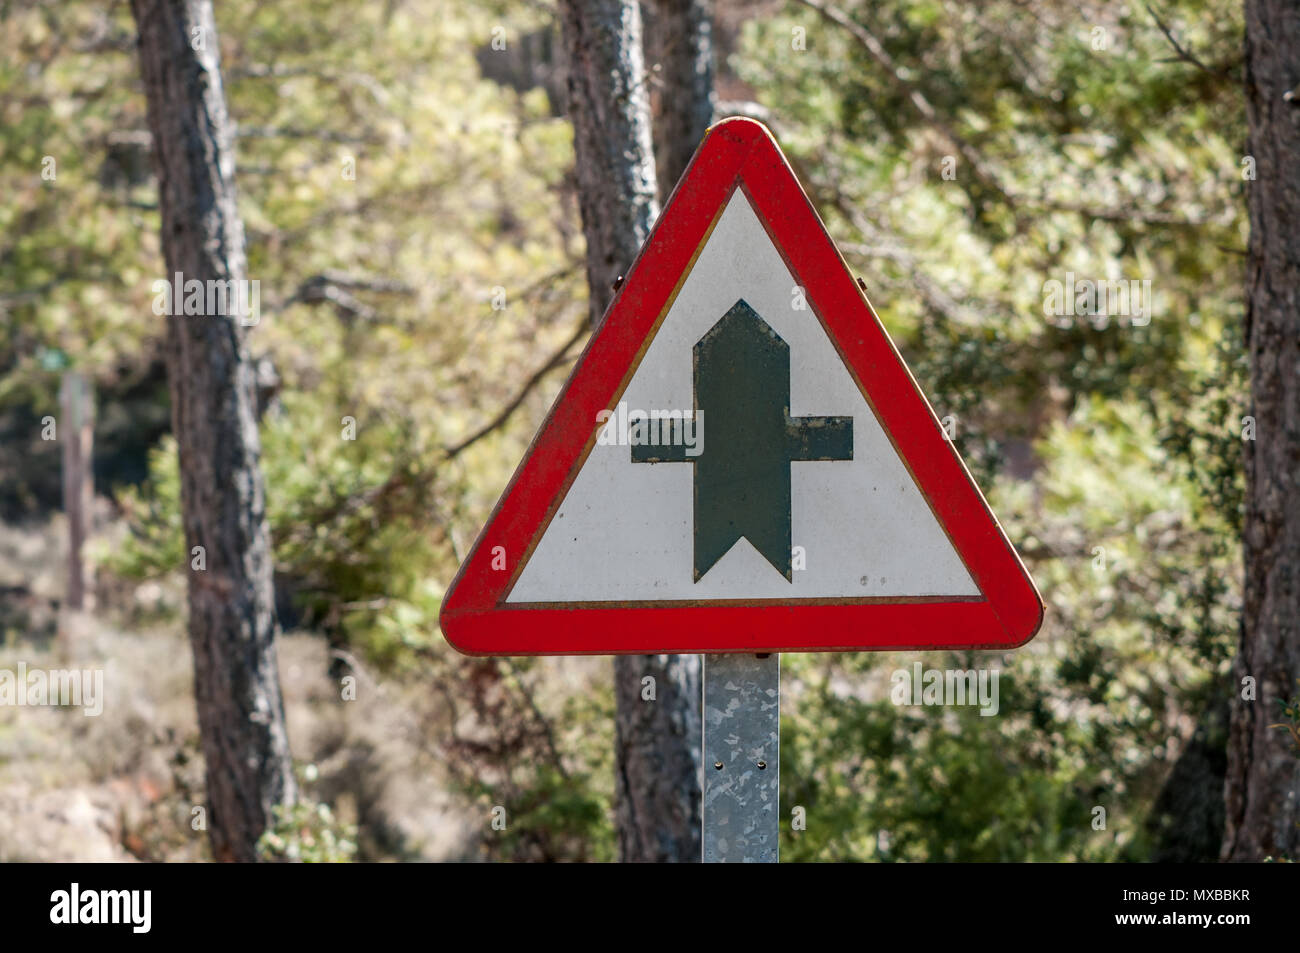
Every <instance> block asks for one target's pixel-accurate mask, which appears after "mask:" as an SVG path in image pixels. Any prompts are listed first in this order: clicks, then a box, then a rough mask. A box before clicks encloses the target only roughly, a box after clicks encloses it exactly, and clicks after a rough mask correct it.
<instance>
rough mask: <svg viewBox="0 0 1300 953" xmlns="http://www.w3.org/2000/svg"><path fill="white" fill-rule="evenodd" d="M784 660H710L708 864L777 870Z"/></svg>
mask: <svg viewBox="0 0 1300 953" xmlns="http://www.w3.org/2000/svg"><path fill="white" fill-rule="evenodd" d="M780 745H781V656H780V655H777V654H775V653H773V654H771V655H706V656H704V738H703V749H702V753H703V758H702V760H703V762H704V802H703V804H702V805H701V816H702V823H703V835H704V836H703V841H704V862H705V863H706V864H717V863H760V864H761V863H767V864H774V863H776V862H777V856H778V833H779V831H780V807H779V794H780V788H781V773H780Z"/></svg>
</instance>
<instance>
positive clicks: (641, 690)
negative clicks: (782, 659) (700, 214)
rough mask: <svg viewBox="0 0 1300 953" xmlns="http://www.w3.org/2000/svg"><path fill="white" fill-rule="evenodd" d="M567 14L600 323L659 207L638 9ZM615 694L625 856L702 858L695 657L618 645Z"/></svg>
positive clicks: (586, 6)
mask: <svg viewBox="0 0 1300 953" xmlns="http://www.w3.org/2000/svg"><path fill="white" fill-rule="evenodd" d="M560 19H561V25H562V29H563V34H564V42H565V48H566V52H567V56H568V62H569V87H568V88H569V104H568V107H569V116H570V118H571V119H572V121H573V129H574V150H575V152H576V156H577V172H578V194H579V207H580V208H581V211H582V226H583V232H584V233H585V235H586V238H587V279H588V284H589V286H590V293H591V320H592V325H593V327H594V326H596V325H597V324H598V323H599V322H600V320H601V318H602V317H603V315H604V313H605V308H606V306H607V305H608V304H609V301H610V299H611V298H612V297H613V285H614V282H615V280H616V279H617V278H618V277H619V276H620V275H622V274H624V273H625V272H626V270H627V269H628V268H629V267H630V266H631V264H632V261H633V259H634V258H635V257H636V253H637V251H638V250H639V249H640V247H641V244H642V243H643V242H644V241H645V239H646V237H647V236H648V235H649V234H650V226H651V225H652V224H653V222H654V220H655V218H656V216H657V215H658V214H659V206H658V202H657V201H656V199H655V190H656V182H655V164H654V155H653V152H652V145H651V134H650V107H649V97H648V94H647V90H646V82H645V80H646V77H645V63H644V60H643V54H642V49H641V13H640V9H639V8H638V6H637V4H636V2H635V0H561V3H560ZM647 677H648V678H650V679H653V681H652V682H647V681H646V679H647ZM614 694H615V698H616V701H617V713H616V716H615V717H616V724H615V746H616V751H615V758H616V767H615V772H616V776H615V799H616V806H615V813H616V817H615V821H616V826H617V829H618V840H619V855H620V857H621V859H622V860H624V861H698V860H699V859H700V777H699V771H700V765H699V757H700V740H701V727H700V668H699V659H698V658H697V657H695V656H673V655H637V656H619V657H617V658H615V660H614ZM651 695H652V696H653V697H652V699H651V697H649V696H651Z"/></svg>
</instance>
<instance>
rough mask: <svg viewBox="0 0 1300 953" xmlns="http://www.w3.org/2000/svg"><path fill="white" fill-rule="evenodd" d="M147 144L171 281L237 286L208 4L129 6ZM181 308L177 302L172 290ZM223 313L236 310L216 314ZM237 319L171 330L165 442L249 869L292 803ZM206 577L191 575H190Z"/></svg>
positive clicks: (230, 157) (242, 273) (223, 820)
mask: <svg viewBox="0 0 1300 953" xmlns="http://www.w3.org/2000/svg"><path fill="white" fill-rule="evenodd" d="M131 9H132V13H133V14H134V16H135V21H136V25H137V28H138V30H139V40H138V44H139V54H140V69H141V74H142V76H143V79H144V88H145V94H146V96H147V100H148V111H149V128H150V131H151V132H152V134H153V154H154V165H155V169H156V171H157V175H158V190H159V206H160V208H161V212H162V249H163V256H164V258H165V260H166V266H167V275H166V277H167V280H168V281H169V282H170V281H173V280H174V276H175V275H176V274H177V273H180V274H182V275H183V276H184V280H185V281H187V282H188V281H189V280H190V279H197V280H199V281H201V282H207V281H222V282H224V281H228V280H231V279H233V280H237V281H238V280H243V279H246V278H247V264H246V260H245V257H244V231H243V224H242V223H241V221H240V218H239V212H238V210H237V208H236V205H235V187H234V153H233V148H232V146H233V143H232V139H233V129H232V127H231V123H230V121H229V119H228V117H227V115H226V106H225V100H224V95H223V91H222V84H221V72H220V59H219V57H218V52H217V50H218V46H217V35H216V28H215V24H214V22H213V16H212V4H211V2H210V0H131ZM176 294H177V295H179V294H180V289H177V290H176ZM226 310H227V311H230V310H231V309H230V308H229V307H227V308H226ZM244 336H245V328H244V326H243V324H242V322H241V319H240V317H238V316H236V315H232V314H224V315H196V316H184V315H180V314H174V315H171V316H169V317H168V318H167V376H168V380H169V384H170V389H171V402H172V429H173V432H174V434H175V436H176V442H177V448H178V450H179V455H180V480H181V509H182V517H183V522H184V526H185V541H186V548H187V551H188V552H189V553H191V554H193V553H194V551H195V550H194V547H202V552H201V556H199V557H197V558H192V557H187V558H191V562H190V564H189V565H188V566H187V567H186V568H187V570H188V572H189V631H190V643H191V647H192V649H193V652H194V691H195V699H196V702H197V706H198V718H199V731H200V735H201V737H202V747H203V755H204V758H205V760H206V766H207V790H208V804H209V817H208V829H209V836H210V838H211V842H212V850H213V854H214V856H215V857H216V858H217V859H218V860H235V861H250V860H255V859H256V843H257V839H258V837H259V836H260V835H261V834H262V832H263V831H264V830H265V829H266V827H267V826H268V823H269V822H270V820H271V817H270V815H271V809H272V806H273V805H276V804H279V803H286V802H290V801H292V800H293V799H294V798H295V796H296V791H295V785H294V779H293V770H292V762H291V760H290V755H289V742H288V734H287V732H286V730H285V722H284V706H283V703H282V701H281V697H280V682H279V673H278V671H277V667H276V651H275V638H276V635H277V632H278V623H277V621H276V617H275V602H274V595H273V589H272V562H271V548H270V538H269V532H268V529H267V521H266V496H265V489H264V486H263V483H262V474H261V469H260V464H259V457H260V454H261V446H260V442H259V438H258V433H257V419H256V404H255V395H254V373H253V365H252V362H251V361H250V360H249V354H248V349H247V345H246V342H245V337H244ZM200 565H202V566H204V568H196V567H197V566H200Z"/></svg>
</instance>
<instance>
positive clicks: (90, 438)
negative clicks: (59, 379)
mask: <svg viewBox="0 0 1300 953" xmlns="http://www.w3.org/2000/svg"><path fill="white" fill-rule="evenodd" d="M59 405H60V415H59V416H60V420H59V427H60V433H59V437H60V439H61V442H62V443H63V512H64V513H65V514H66V515H67V518H68V579H67V590H66V596H65V598H64V608H65V609H67V610H68V612H69V613H71V614H75V613H79V612H83V611H85V610H87V609H90V608H93V605H92V601H93V597H92V595H91V582H90V580H91V578H92V571H91V569H90V567H88V566H87V565H86V557H85V552H84V549H85V544H86V539H87V538H88V537H89V535H90V525H91V507H92V505H93V503H94V498H95V485H94V479H93V476H92V474H91V467H90V463H91V452H92V449H93V447H94V433H95V413H94V402H93V400H92V398H91V393H90V383H89V382H88V381H87V380H86V377H85V375H84V374H81V373H79V372H78V371H64V373H63V383H62V386H61V387H60V388H59ZM73 624H75V623H73V621H72V619H71V618H70V617H69V618H65V621H64V625H63V626H62V628H63V630H64V635H65V639H66V637H67V636H68V635H69V634H70V632H69V626H70V625H73Z"/></svg>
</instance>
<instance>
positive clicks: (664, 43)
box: [646, 0, 715, 202]
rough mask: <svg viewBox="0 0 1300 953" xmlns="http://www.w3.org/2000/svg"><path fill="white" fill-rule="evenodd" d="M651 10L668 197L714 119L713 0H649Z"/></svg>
mask: <svg viewBox="0 0 1300 953" xmlns="http://www.w3.org/2000/svg"><path fill="white" fill-rule="evenodd" d="M647 9H648V11H649V16H648V23H647V28H646V32H647V33H648V34H649V36H650V42H649V48H650V49H651V50H652V51H653V59H654V62H655V64H656V65H657V70H656V72H657V74H658V84H657V86H658V90H659V108H658V110H657V111H656V115H655V128H654V139H655V166H656V168H657V170H658V176H659V196H660V199H661V201H663V202H666V201H667V200H668V196H670V195H671V194H672V191H673V188H674V187H675V186H676V185H677V180H678V179H680V178H681V177H682V173H683V172H685V171H686V166H687V165H688V164H689V163H690V161H691V156H693V155H695V150H696V148H698V147H699V144H700V142H701V140H703V139H704V134H705V133H706V132H707V131H708V129H709V126H710V125H712V123H713V110H714V106H715V102H714V93H713V2H712V0H650V3H649V5H648V7H647Z"/></svg>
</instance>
